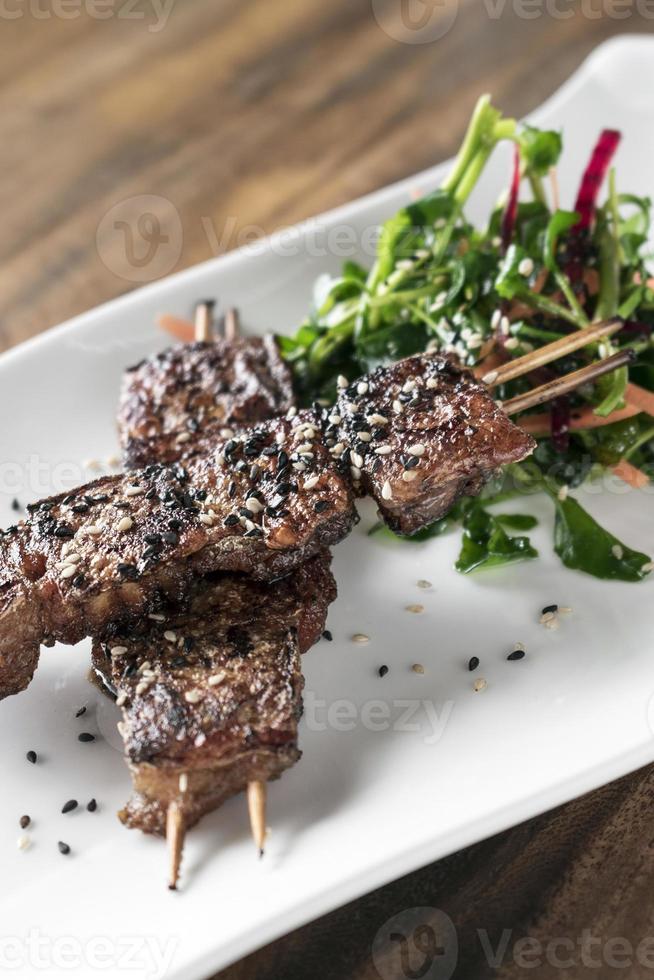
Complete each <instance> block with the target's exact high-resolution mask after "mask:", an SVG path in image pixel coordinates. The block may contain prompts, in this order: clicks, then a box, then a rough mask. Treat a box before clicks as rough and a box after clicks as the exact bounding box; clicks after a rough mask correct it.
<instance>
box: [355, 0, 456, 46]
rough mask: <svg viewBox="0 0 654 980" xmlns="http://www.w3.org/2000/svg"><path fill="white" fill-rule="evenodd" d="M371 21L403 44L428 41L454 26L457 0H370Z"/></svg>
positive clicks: (436, 39) (440, 35)
mask: <svg viewBox="0 0 654 980" xmlns="http://www.w3.org/2000/svg"><path fill="white" fill-rule="evenodd" d="M372 11H373V13H374V15H375V20H376V21H377V23H378V24H379V26H380V27H381V29H382V30H383V31H384V33H385V34H388V36H389V37H390V38H392V39H393V40H394V41H401V42H402V43H404V44H430V43H431V42H432V41H438V40H439V39H440V38H441V37H444V36H445V35H446V34H447V33H448V32H449V31H450V30H451V29H452V27H453V26H454V23H455V21H456V18H457V15H458V13H459V0H390V2H389V0H372Z"/></svg>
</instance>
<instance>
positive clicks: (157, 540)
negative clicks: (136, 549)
mask: <svg viewBox="0 0 654 980" xmlns="http://www.w3.org/2000/svg"><path fill="white" fill-rule="evenodd" d="M143 540H144V541H145V543H146V544H152V545H157V544H158V545H160V544H161V535H160V534H145V535H144V536H143Z"/></svg>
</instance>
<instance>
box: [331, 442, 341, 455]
mask: <svg viewBox="0 0 654 980" xmlns="http://www.w3.org/2000/svg"><path fill="white" fill-rule="evenodd" d="M344 449H345V444H344V443H342V442H337V443H336V445H335V446H332V448H331V450H330V452H331V454H332V456H341V455H342V454H343V450H344Z"/></svg>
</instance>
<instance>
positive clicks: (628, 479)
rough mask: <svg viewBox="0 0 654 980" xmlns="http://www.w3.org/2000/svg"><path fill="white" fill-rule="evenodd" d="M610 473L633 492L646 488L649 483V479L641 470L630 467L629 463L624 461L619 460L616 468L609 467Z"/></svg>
mask: <svg viewBox="0 0 654 980" xmlns="http://www.w3.org/2000/svg"><path fill="white" fill-rule="evenodd" d="M611 469H612V471H613V472H614V473H615V475H616V476H618V477H620V479H621V480H624V482H625V483H628V484H629V486H630V487H633V488H634V489H635V490H640V488H641V487H644V486H646V485H647V484H648V483H649V477H648V476H647V474H646V473H643V471H642V470H639V469H638V467H637V466H632V465H631V463H630V462H629V461H628V460H626V459H621V460H620V462H619V463H618V464H617V465H616V466H612V467H611Z"/></svg>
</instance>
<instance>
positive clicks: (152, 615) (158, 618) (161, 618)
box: [148, 613, 166, 623]
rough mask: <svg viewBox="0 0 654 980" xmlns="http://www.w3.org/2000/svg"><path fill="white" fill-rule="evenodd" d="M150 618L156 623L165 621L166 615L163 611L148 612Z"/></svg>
mask: <svg viewBox="0 0 654 980" xmlns="http://www.w3.org/2000/svg"><path fill="white" fill-rule="evenodd" d="M148 619H152V620H154V622H155V623H163V622H165V620H166V617H165V616H164V614H163V613H148Z"/></svg>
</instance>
